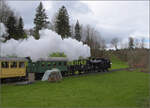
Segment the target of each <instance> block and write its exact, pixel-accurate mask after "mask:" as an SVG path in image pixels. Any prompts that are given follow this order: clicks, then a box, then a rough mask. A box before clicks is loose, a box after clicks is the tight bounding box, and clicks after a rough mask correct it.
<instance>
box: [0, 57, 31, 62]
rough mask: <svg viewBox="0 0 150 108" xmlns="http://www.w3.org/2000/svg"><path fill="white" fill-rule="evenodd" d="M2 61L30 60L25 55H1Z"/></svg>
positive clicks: (0, 59)
mask: <svg viewBox="0 0 150 108" xmlns="http://www.w3.org/2000/svg"><path fill="white" fill-rule="evenodd" d="M0 61H28V59H26V58H24V57H0Z"/></svg>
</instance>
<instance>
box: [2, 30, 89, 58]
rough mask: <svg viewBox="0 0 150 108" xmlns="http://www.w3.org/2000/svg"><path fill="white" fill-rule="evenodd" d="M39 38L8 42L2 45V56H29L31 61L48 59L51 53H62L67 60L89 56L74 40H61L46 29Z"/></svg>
mask: <svg viewBox="0 0 150 108" xmlns="http://www.w3.org/2000/svg"><path fill="white" fill-rule="evenodd" d="M40 36H41V37H40V39H39V40H35V39H34V38H33V37H32V36H29V38H27V39H24V40H19V41H17V40H14V39H11V40H8V41H7V42H6V43H3V44H2V55H3V56H7V55H17V56H19V57H27V56H30V57H31V58H32V60H37V59H38V58H42V57H48V55H49V54H51V53H53V52H64V53H65V54H66V55H67V57H68V59H69V60H73V59H78V58H79V57H80V56H82V57H89V56H90V48H89V47H88V46H87V45H83V43H82V42H79V41H77V40H75V39H72V38H67V39H64V40H62V39H61V36H60V35H58V34H57V33H55V32H53V31H51V30H48V29H43V30H41V31H40Z"/></svg>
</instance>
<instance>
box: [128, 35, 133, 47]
mask: <svg viewBox="0 0 150 108" xmlns="http://www.w3.org/2000/svg"><path fill="white" fill-rule="evenodd" d="M129 49H134V38H133V37H129Z"/></svg>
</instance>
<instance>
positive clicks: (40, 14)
mask: <svg viewBox="0 0 150 108" xmlns="http://www.w3.org/2000/svg"><path fill="white" fill-rule="evenodd" d="M47 19H48V17H47V15H46V13H45V9H44V8H43V4H42V2H40V4H39V6H38V7H37V9H36V15H35V18H34V24H35V27H34V37H35V38H36V39H39V38H40V36H39V30H41V29H42V28H47V25H48V24H49V21H47Z"/></svg>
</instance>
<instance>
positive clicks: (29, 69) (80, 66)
mask: <svg viewBox="0 0 150 108" xmlns="http://www.w3.org/2000/svg"><path fill="white" fill-rule="evenodd" d="M52 68H57V69H59V70H60V71H61V73H62V76H72V75H79V74H87V73H94V72H102V71H108V69H109V68H111V62H110V60H109V59H106V58H88V59H79V60H73V61H68V59H67V58H65V57H52V58H41V59H38V60H37V61H36V62H34V61H32V60H31V59H30V58H29V57H26V58H25V57H16V58H7V57H1V58H0V79H6V78H26V77H27V75H28V73H35V78H36V79H38V78H41V77H42V76H43V74H44V72H45V71H46V70H51V69H52Z"/></svg>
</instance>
